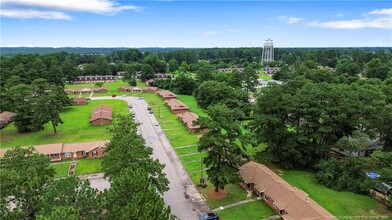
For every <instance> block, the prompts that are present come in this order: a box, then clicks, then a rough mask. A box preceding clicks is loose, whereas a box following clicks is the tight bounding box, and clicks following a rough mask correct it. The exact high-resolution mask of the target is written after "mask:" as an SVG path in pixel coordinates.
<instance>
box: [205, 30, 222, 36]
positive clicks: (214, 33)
mask: <svg viewBox="0 0 392 220" xmlns="http://www.w3.org/2000/svg"><path fill="white" fill-rule="evenodd" d="M218 33H219V31H217V30H212V31H205V32H203V33H201V35H202V36H203V37H210V36H213V35H217V34H218Z"/></svg>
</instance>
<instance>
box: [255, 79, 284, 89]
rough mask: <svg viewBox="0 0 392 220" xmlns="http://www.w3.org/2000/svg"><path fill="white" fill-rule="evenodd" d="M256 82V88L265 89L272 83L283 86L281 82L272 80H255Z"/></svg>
mask: <svg viewBox="0 0 392 220" xmlns="http://www.w3.org/2000/svg"><path fill="white" fill-rule="evenodd" d="M257 82H258V83H259V86H258V88H264V87H267V86H268V85H270V84H272V83H275V84H278V85H282V84H283V82H282V81H279V80H273V79H271V80H264V79H257Z"/></svg>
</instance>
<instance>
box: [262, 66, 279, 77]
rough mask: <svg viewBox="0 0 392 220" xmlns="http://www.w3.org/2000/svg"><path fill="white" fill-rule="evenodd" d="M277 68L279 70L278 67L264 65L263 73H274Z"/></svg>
mask: <svg viewBox="0 0 392 220" xmlns="http://www.w3.org/2000/svg"><path fill="white" fill-rule="evenodd" d="M279 70H280V67H269V66H266V67H264V74H265V75H272V74H274V73H276V72H277V71H279Z"/></svg>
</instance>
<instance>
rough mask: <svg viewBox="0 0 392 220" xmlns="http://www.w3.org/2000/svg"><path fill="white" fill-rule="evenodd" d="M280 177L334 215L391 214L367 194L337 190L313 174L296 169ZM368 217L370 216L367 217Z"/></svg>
mask: <svg viewBox="0 0 392 220" xmlns="http://www.w3.org/2000/svg"><path fill="white" fill-rule="evenodd" d="M282 178H283V179H284V180H286V181H287V182H288V183H290V184H291V185H293V186H296V187H298V188H299V189H302V190H304V191H305V192H306V193H308V194H309V197H310V198H312V199H313V200H314V201H316V202H317V203H318V204H319V205H321V206H322V207H324V208H325V209H326V210H328V211H329V212H331V213H332V214H333V215H335V216H336V217H338V218H339V217H340V218H344V217H345V216H346V217H347V216H383V215H391V214H392V213H390V212H387V211H386V208H385V206H383V205H382V204H381V203H379V202H377V201H376V200H375V199H373V198H370V197H369V196H365V195H359V194H355V193H352V192H339V191H335V190H332V189H330V188H327V187H325V186H323V185H321V184H319V183H317V182H316V179H315V174H313V173H310V172H304V171H297V170H287V171H284V174H283V175H282ZM369 218H370V217H369Z"/></svg>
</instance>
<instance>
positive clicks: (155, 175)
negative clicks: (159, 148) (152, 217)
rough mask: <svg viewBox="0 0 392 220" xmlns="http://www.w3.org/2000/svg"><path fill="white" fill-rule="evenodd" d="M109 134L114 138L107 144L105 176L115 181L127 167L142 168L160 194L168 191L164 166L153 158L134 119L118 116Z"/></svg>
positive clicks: (104, 164) (103, 164)
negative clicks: (139, 133) (138, 131)
mask: <svg viewBox="0 0 392 220" xmlns="http://www.w3.org/2000/svg"><path fill="white" fill-rule="evenodd" d="M109 132H110V133H111V134H112V138H111V139H110V142H109V143H108V144H106V146H107V148H106V153H107V155H106V156H105V157H103V159H102V171H103V172H104V173H105V176H108V177H110V178H111V179H113V178H115V177H116V176H117V175H119V173H120V172H121V170H123V169H124V168H126V167H132V168H133V169H137V168H141V169H143V170H145V172H147V173H148V177H149V181H148V182H149V183H150V184H152V185H154V186H155V187H156V188H157V189H158V191H159V192H160V193H163V192H165V191H166V190H168V183H169V182H168V180H167V179H166V177H165V174H164V173H163V172H162V170H163V168H164V165H162V164H160V163H159V161H158V160H153V159H152V158H151V156H152V148H150V147H147V146H146V145H145V142H144V139H143V138H142V137H141V136H139V135H137V124H136V123H135V122H134V121H133V119H132V117H130V116H129V115H118V116H116V118H115V120H114V122H113V125H112V126H111V127H110V128H109Z"/></svg>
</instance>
